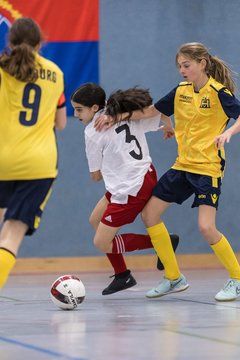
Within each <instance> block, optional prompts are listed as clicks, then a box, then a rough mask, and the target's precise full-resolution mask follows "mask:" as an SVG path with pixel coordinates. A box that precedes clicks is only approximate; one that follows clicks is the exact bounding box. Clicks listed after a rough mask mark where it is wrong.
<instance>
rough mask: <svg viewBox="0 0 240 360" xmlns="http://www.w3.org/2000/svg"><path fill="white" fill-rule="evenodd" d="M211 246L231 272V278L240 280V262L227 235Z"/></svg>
mask: <svg viewBox="0 0 240 360" xmlns="http://www.w3.org/2000/svg"><path fill="white" fill-rule="evenodd" d="M211 248H212V249H213V251H214V252H215V254H216V255H217V257H218V259H219V260H220V261H221V263H222V264H223V266H225V268H226V269H227V271H228V272H229V276H230V278H233V279H237V280H240V266H239V263H238V261H237V258H236V256H235V254H234V252H233V250H232V248H231V245H230V244H229V242H228V241H227V239H226V238H225V236H224V235H223V236H222V238H221V239H220V241H219V242H218V243H216V244H214V245H211Z"/></svg>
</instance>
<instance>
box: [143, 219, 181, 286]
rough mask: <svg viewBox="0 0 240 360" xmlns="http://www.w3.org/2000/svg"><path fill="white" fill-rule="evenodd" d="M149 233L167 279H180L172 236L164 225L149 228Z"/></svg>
mask: <svg viewBox="0 0 240 360" xmlns="http://www.w3.org/2000/svg"><path fill="white" fill-rule="evenodd" d="M147 232H148V234H149V236H150V238H151V241H152V244H153V247H154V249H155V251H156V253H157V255H158V257H159V259H160V260H161V261H162V263H163V265H164V268H165V277H166V278H167V279H169V280H175V279H178V278H179V276H180V275H181V273H180V270H179V267H178V263H177V259H176V256H175V254H174V251H173V247H172V244H171V240H170V235H169V233H168V231H167V229H166V227H165V225H164V223H160V224H157V225H154V226H151V227H149V228H147Z"/></svg>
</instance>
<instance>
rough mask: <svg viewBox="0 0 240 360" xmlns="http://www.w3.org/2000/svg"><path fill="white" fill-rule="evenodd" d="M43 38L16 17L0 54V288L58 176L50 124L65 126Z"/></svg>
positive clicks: (57, 79) (55, 72)
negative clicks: (1, 217)
mask: <svg viewBox="0 0 240 360" xmlns="http://www.w3.org/2000/svg"><path fill="white" fill-rule="evenodd" d="M42 40H43V38H42V35H41V30H40V29H39V27H38V25H37V24H36V23H35V22H34V21H33V20H32V19H30V18H20V19H18V20H16V21H15V22H14V23H13V25H12V27H11V28H10V31H9V48H10V51H9V52H4V53H3V54H2V55H0V144H1V145H0V208H1V209H3V208H6V211H5V212H4V222H3V225H2V229H1V232H0V288H1V287H2V286H3V285H4V283H5V282H6V280H7V278H8V275H9V273H10V271H11V269H12V267H13V265H14V263H15V257H16V255H17V252H18V249H19V246H20V245H21V243H22V240H23V238H24V236H25V235H31V234H32V233H33V232H34V231H35V230H36V229H37V228H38V226H39V222H40V219H41V215H42V212H43V209H44V207H45V205H46V202H47V200H48V198H49V196H50V193H51V188H52V184H53V181H54V179H55V178H56V176H57V145H56V136H55V129H64V127H65V126H66V107H65V99H64V94H63V90H64V81H63V73H62V71H61V70H60V69H59V68H58V66H57V65H56V64H54V63H53V62H51V61H49V60H47V59H45V58H43V57H42V56H40V55H39V54H38V50H39V49H40V46H41V43H42ZM1 212H3V210H1Z"/></svg>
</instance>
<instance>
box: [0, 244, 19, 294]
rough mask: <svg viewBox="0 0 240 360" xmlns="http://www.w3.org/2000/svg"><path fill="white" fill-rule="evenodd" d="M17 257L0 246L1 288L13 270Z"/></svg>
mask: <svg viewBox="0 0 240 360" xmlns="http://www.w3.org/2000/svg"><path fill="white" fill-rule="evenodd" d="M15 262H16V257H15V256H14V255H13V254H12V253H11V252H9V251H8V250H7V249H3V248H0V289H1V288H2V287H3V285H4V284H5V282H6V281H7V279H8V275H9V273H10V272H11V270H12V268H13V266H14V264H15Z"/></svg>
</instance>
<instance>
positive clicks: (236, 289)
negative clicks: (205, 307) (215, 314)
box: [215, 279, 240, 301]
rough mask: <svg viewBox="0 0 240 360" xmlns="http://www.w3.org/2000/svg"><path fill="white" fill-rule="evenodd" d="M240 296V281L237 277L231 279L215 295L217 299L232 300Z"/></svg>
mask: <svg viewBox="0 0 240 360" xmlns="http://www.w3.org/2000/svg"><path fill="white" fill-rule="evenodd" d="M239 296H240V281H239V280H236V279H229V280H228V282H227V283H226V284H225V285H224V287H223V289H222V290H220V291H219V292H218V293H217V295H216V296H215V300H217V301H232V300H236V299H237V298H238V297H239Z"/></svg>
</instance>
